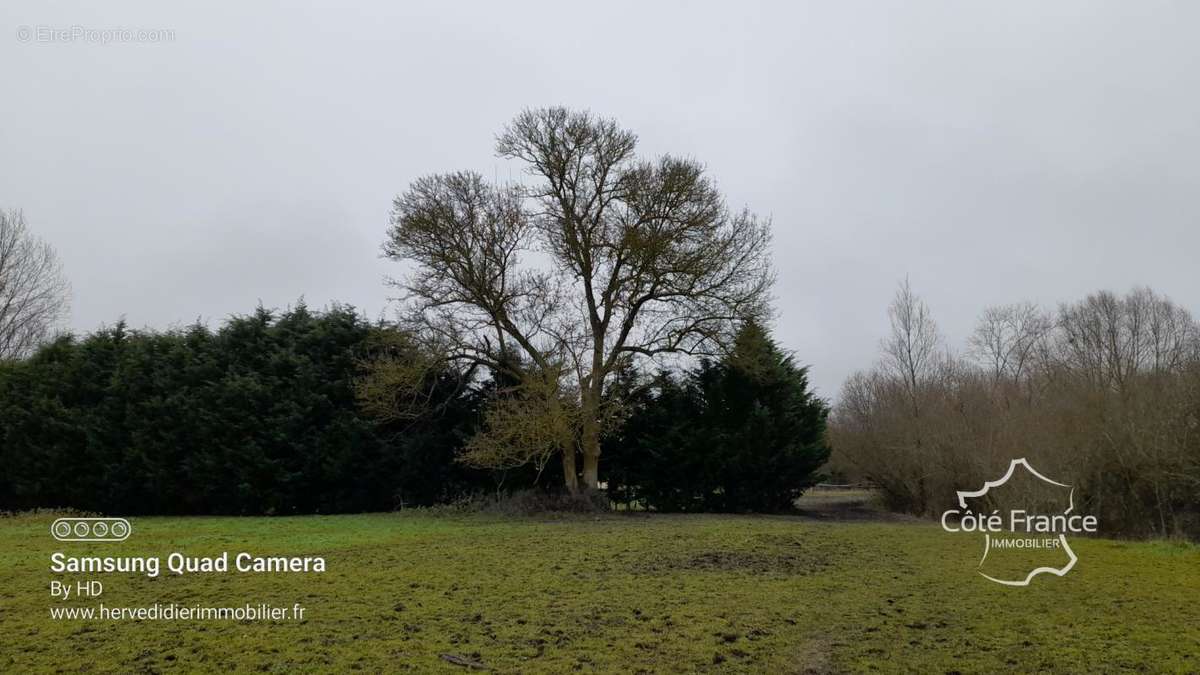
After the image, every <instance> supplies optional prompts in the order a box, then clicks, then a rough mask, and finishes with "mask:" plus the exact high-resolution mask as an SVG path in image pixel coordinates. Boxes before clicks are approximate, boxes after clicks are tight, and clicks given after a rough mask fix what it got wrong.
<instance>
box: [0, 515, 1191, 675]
mask: <svg viewBox="0 0 1200 675" xmlns="http://www.w3.org/2000/svg"><path fill="white" fill-rule="evenodd" d="M52 520H53V517H52V516H46V515H24V516H18V517H14V518H4V519H0V636H2V639H0V672H27V671H55V670H65V671H78V670H88V671H93V672H106V671H117V672H134V671H143V672H152V671H167V670H176V669H178V670H186V671H190V670H224V671H239V672H240V671H263V672H295V671H338V672H343V671H346V670H365V671H368V672H378V671H389V672H390V671H397V670H410V671H414V672H439V671H444V672H465V670H466V669H467V668H468V667H469V666H466V665H456V664H454V663H450V662H449V661H446V660H443V658H441V655H443V654H450V655H454V656H455V657H461V660H462V661H463V662H464V663H468V662H469V663H477V664H483V665H485V666H486V667H488V668H490V669H493V670H496V671H500V672H548V673H561V672H570V671H575V670H579V671H585V672H586V671H597V672H637V671H645V672H693V671H698V672H771V673H789V672H799V673H803V672H841V671H873V670H878V671H918V672H931V673H933V672H936V673H941V672H952V671H959V672H997V671H1018V672H1028V671H1035V670H1047V671H1062V672H1095V671H1118V670H1142V671H1153V672H1157V671H1181V672H1189V671H1190V672H1196V671H1200V549H1198V548H1197V547H1194V546H1186V545H1176V544H1165V543H1128V542H1117V541H1108V540H1099V539H1094V540H1082V539H1076V540H1073V541H1072V545H1073V546H1074V548H1075V551H1076V552H1077V553H1078V555H1079V563H1078V565H1077V566H1076V568H1075V569H1074V570H1073V571H1072V572H1071V573H1070V574H1068V575H1067V576H1066V577H1063V578H1056V577H1052V576H1049V575H1042V576H1040V577H1038V578H1036V579H1035V580H1034V582H1033V584H1032V585H1031V586H1030V587H1027V588H1007V587H1003V586H998V585H996V584H993V583H991V582H988V581H986V580H984V579H982V578H981V577H979V576H978V575H977V574H976V573H975V569H976V565H977V563H978V562H979V560H978V558H979V554H980V546H979V542H978V541H977V540H976V539H975V538H973V537H958V536H954V535H949V534H947V533H945V532H943V531H942V530H941V529H940V528H939V527H938V526H937V525H935V524H930V523H925V522H913V521H895V522H878V521H870V520H863V519H851V520H838V519H822V518H812V517H808V518H800V517H762V516H758V517H738V516H646V515H639V514H633V515H612V516H606V517H601V518H594V517H572V518H563V519H553V518H542V519H537V518H529V519H501V518H498V517H485V516H463V517H435V516H430V515H422V514H418V513H412V512H410V513H405V514H378V515H362V516H329V517H297V518H136V519H132V522H133V525H134V533H133V536H132V537H130V539H129V540H127V541H125V542H123V543H119V544H68V543H59V542H55V541H54V540H53V539H52V538H51V537H50V535H49V533H48V527H49V523H50V522H51V521H52ZM60 550H61V551H65V552H68V553H71V554H74V555H84V554H86V555H133V556H139V555H140V556H144V555H157V556H160V557H162V558H166V556H167V555H168V553H170V552H172V551H177V550H178V551H182V552H184V553H186V554H188V555H215V554H219V553H220V552H222V551H226V550H227V551H229V552H230V553H231V555H236V553H237V552H240V551H249V552H252V553H257V554H261V555H283V554H293V555H314V554H320V555H323V556H325V557H326V559H327V562H328V570H327V571H326V572H325V573H323V574H270V575H269V574H249V573H247V574H239V573H236V572H230V573H228V574H196V575H190V576H173V575H170V574H164V575H163V576H160V577H158V578H154V579H151V578H147V577H145V576H141V575H127V574H118V573H113V574H101V575H54V574H52V573H51V572H50V565H49V557H50V555H51V553H53V552H54V551H60ZM86 578H97V579H100V580H102V581H103V582H104V584H105V591H104V594H103V596H102V597H101V598H99V599H97V600H91V599H85V600H82V601H80V600H77V599H75V598H71V599H70V600H68V601H66V602H65V603H64V602H62V601H59V600H53V599H51V598H50V595H49V590H48V584H49V582H50V581H51V579H62V580H68V581H75V580H78V579H86ZM99 602H104V603H105V604H107V605H110V606H144V605H150V604H153V603H155V602H159V603H169V602H177V603H180V604H184V605H195V604H205V605H218V606H223V605H229V606H239V605H244V604H245V603H247V602H249V603H254V604H257V603H270V604H274V605H278V606H288V607H290V606H292V604H293V603H296V602H299V603H301V604H303V605H304V606H305V607H306V608H307V610H308V613H307V617H306V620H305V621H303V622H295V621H280V622H269V621H264V622H240V623H239V622H234V621H215V620H213V621H187V622H180V621H176V622H168V621H141V622H139V621H117V622H113V621H109V622H102V621H98V620H97V621H84V620H58V621H53V620H51V619H50V617H49V608H50V607H51V606H56V605H64V604H65V605H78V606H88V605H97V604H99Z"/></svg>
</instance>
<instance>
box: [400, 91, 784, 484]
mask: <svg viewBox="0 0 1200 675" xmlns="http://www.w3.org/2000/svg"><path fill="white" fill-rule="evenodd" d="M636 145H637V137H636V136H635V135H634V134H633V133H632V132H630V131H627V130H625V129H622V128H620V127H619V126H618V125H617V123H616V122H614V121H613V120H609V119H602V118H597V117H595V116H593V115H591V114H589V113H587V112H576V111H570V110H567V109H564V108H546V109H538V110H528V111H525V112H523V113H521V114H520V115H518V116H517V117H516V119H514V120H513V122H512V123H510V124H509V125H508V126H507V127H505V129H504V130H503V132H502V133H501V134H500V136H499V137H498V139H497V143H496V152H497V154H498V155H499V156H500V157H503V158H507V159H515V160H518V161H520V162H522V163H523V164H524V165H525V166H526V168H527V169H528V172H529V174H530V175H531V176H532V177H533V181H532V183H531V184H522V185H492V184H489V183H487V182H486V181H485V180H484V179H483V178H482V177H481V176H479V175H478V174H475V173H471V172H459V173H453V174H443V175H434V176H429V177H425V178H421V179H419V180H417V181H416V182H415V183H413V184H412V186H411V187H410V188H409V190H408V191H407V192H405V193H404V194H403V195H401V196H400V197H398V198H397V199H396V201H395V209H394V212H393V221H392V228H391V229H390V230H389V236H388V240H387V242H386V243H385V245H384V252H385V255H386V256H388V257H390V258H392V259H395V260H407V261H410V262H411V263H413V264H414V269H413V271H412V273H411V274H410V275H409V276H408V277H407V278H406V279H404V280H403V281H401V282H398V285H399V286H400V287H401V288H402V289H403V290H404V297H403V301H404V316H405V323H406V324H407V326H408V327H409V328H410V329H411V330H412V331H413V332H414V334H417V335H421V336H423V337H424V338H425V339H426V340H427V341H429V343H430V344H431V345H432V346H434V347H435V348H436V349H438V350H440V351H441V352H442V353H444V354H445V355H446V358H448V359H451V360H455V361H460V362H466V363H473V364H478V365H482V366H485V367H487V368H491V369H493V370H507V371H509V372H508V374H509V375H510V376H513V377H516V378H518V379H519V380H522V381H525V380H532V381H534V382H544V381H550V382H553V383H555V384H556V386H557V387H558V391H557V392H546V391H544V388H543V387H542V385H541V384H539V385H537V389H538V391H539V392H540V393H539V399H540V400H544V401H564V400H565V401H569V402H570V403H571V404H572V405H574V406H576V407H577V408H578V411H577V412H576V413H573V414H571V415H569V416H562V417H560V416H557V415H554V416H552V418H553V419H556V420H557V419H567V418H569V419H572V420H576V422H575V424H576V425H577V428H576V429H575V430H574V434H573V435H574V438H575V439H577V440H576V441H575V442H577V444H578V451H579V454H581V455H582V458H583V467H582V483H583V486H584V487H586V488H595V487H596V486H597V483H598V478H599V460H600V436H601V433H602V431H603V430H604V428H605V426H606V425H608V421H609V420H611V419H613V418H614V415H613V414H612V413H611V411H608V410H606V409H605V400H606V397H605V396H604V387H605V383H606V381H607V380H608V378H609V376H610V375H612V374H613V373H614V372H616V371H617V370H618V369H619V368H620V367H622V366H623V365H625V364H627V363H628V362H630V361H631V360H635V359H644V358H656V357H659V356H661V355H665V354H679V353H683V354H710V353H715V352H717V351H719V350H720V349H722V348H723V347H724V346H725V345H727V344H728V343H729V341H730V340H731V339H732V335H733V333H734V332H735V330H736V327H737V324H738V322H739V321H740V320H742V319H745V318H748V317H755V316H762V315H764V314H766V313H767V311H768V292H769V289H770V286H771V283H772V280H773V277H772V273H771V270H770V267H769V261H768V258H769V243H770V228H769V225H768V223H766V222H764V221H761V220H759V219H757V218H756V217H754V216H753V215H751V214H750V213H749V212H746V211H733V210H731V209H730V208H729V207H728V206H727V205H726V204H725V201H724V199H723V198H722V196H721V194H720V192H719V191H718V190H717V187H716V185H715V184H714V183H713V181H712V179H710V178H708V177H707V176H706V175H705V173H704V168H703V167H702V166H701V165H700V164H699V163H698V162H696V161H694V160H691V159H681V158H677V157H671V156H664V157H661V158H658V159H656V160H640V159H638V158H637V157H636V155H635V154H634V150H635V148H636ZM511 353H519V354H520V355H521V356H522V358H521V359H520V360H519V361H517V360H513V359H505V358H504V356H505V355H506V354H511ZM515 363H520V364H521V367H519V368H516V367H514V366H513V364H515ZM513 371H516V372H513ZM575 454H576V452H575V448H574V447H572V448H569V449H565V450H564V451H562V458H563V472H564V480H565V483H566V486H567V488H568V489H570V490H572V491H574V490H576V489H577V488H578V486H579V481H578V478H577V473H576V466H575Z"/></svg>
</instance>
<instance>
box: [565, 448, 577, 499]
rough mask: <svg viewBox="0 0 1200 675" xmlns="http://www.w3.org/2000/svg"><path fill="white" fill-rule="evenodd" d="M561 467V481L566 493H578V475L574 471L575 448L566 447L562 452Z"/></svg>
mask: <svg viewBox="0 0 1200 675" xmlns="http://www.w3.org/2000/svg"><path fill="white" fill-rule="evenodd" d="M562 465H563V481H564V483H565V484H566V487H567V492H569V493H571V494H576V493H578V492H579V474H578V473H576V471H575V448H574V447H572V446H571V445H567V446H566V447H564V448H563V451H562Z"/></svg>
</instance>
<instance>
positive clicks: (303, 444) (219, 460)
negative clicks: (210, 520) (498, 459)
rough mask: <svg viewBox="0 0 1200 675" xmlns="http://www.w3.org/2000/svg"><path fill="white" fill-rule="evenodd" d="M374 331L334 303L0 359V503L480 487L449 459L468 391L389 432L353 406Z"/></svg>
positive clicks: (360, 497) (316, 501)
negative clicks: (327, 307)
mask: <svg viewBox="0 0 1200 675" xmlns="http://www.w3.org/2000/svg"><path fill="white" fill-rule="evenodd" d="M381 330H385V329H384V328H381V327H379V326H374V325H372V324H369V323H368V322H366V321H365V320H363V319H362V318H361V317H359V316H358V315H356V314H355V312H354V311H353V310H352V309H350V308H347V307H334V308H332V309H330V310H329V311H326V312H319V313H314V312H311V311H309V310H308V309H307V308H306V307H304V306H303V305H300V306H298V307H296V308H295V309H292V310H289V311H286V312H283V313H281V314H278V315H275V314H273V313H272V312H269V311H266V310H263V309H259V310H258V311H256V312H255V313H253V314H251V315H249V316H241V317H236V318H233V319H231V320H229V321H228V322H227V323H226V324H225V325H223V326H222V327H221V328H220V329H219V330H217V331H215V332H213V331H210V330H209V329H207V328H205V327H203V326H192V327H190V328H187V329H183V330H176V331H169V332H165V333H156V332H143V331H134V330H129V329H128V328H127V327H125V325H124V324H118V325H117V326H115V327H113V328H109V329H105V330H101V331H98V332H96V333H94V334H92V335H89V336H88V337H86V338H84V339H82V340H76V339H73V338H70V337H65V338H61V339H59V340H57V341H55V342H53V343H51V344H49V345H47V346H46V347H44V348H43V349H41V350H40V351H38V352H37V353H36V354H35V355H34V356H33V357H32V358H30V359H28V360H25V361H18V362H8V363H4V364H2V365H0V466H3V467H4V470H3V471H0V509H23V508H32V507H46V506H58V507H73V508H79V509H86V510H93V511H104V512H110V513H127V514H136V513H163V514H176V513H177V514H208V513H213V514H262V513H279V514H283V513H317V512H322V513H326V512H344V511H369V510H389V509H392V508H395V507H397V506H400V505H401V504H431V503H435V502H439V501H443V500H446V499H449V498H451V497H453V496H456V495H458V494H461V493H463V492H469V491H473V490H486V489H489V488H490V487H491V486H492V485H493V483H492V480H491V477H490V476H489V475H487V474H486V473H483V472H478V471H471V470H468V469H466V468H464V467H462V466H461V465H459V464H456V463H455V462H454V461H453V458H454V455H455V452H456V451H457V448H458V447H459V445H460V444H461V441H462V437H463V434H464V433H465V429H466V427H469V426H470V425H471V424H473V419H474V417H475V409H474V406H475V405H476V404H477V402H476V401H474V400H473V399H472V398H471V397H469V396H453V397H448V398H449V400H450V403H449V404H448V405H447V406H446V407H444V408H443V409H442V410H440V411H439V413H438V415H436V416H430V417H428V418H426V419H421V420H413V421H411V422H410V423H408V424H406V425H404V426H403V427H402V428H401V427H400V426H398V425H390V426H386V425H384V426H381V425H377V424H375V423H374V422H372V421H371V420H368V419H366V418H365V417H364V416H362V415H361V414H359V412H358V410H357V406H356V404H355V398H354V389H353V382H354V378H355V377H356V372H357V359H358V358H359V357H360V356H361V354H362V350H363V349H364V348H366V346H367V345H368V344H369V342H370V341H371V340H372V336H373V335H375V334H377V333H378V332H379V331H381ZM437 386H439V387H441V388H443V389H447V390H449V389H454V388H456V387H457V386H458V383H457V382H455V381H454V378H453V376H452V374H445V376H444V381H441V382H439V383H437Z"/></svg>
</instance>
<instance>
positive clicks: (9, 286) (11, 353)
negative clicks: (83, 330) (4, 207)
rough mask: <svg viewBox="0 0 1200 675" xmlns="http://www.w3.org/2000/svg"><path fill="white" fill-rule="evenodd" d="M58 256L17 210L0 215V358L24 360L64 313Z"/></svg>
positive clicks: (64, 289)
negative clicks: (33, 231)
mask: <svg viewBox="0 0 1200 675" xmlns="http://www.w3.org/2000/svg"><path fill="white" fill-rule="evenodd" d="M69 294H70V287H69V286H68V284H67V281H66V278H65V277H64V276H63V273H62V265H61V264H60V263H59V260H58V255H57V254H56V253H55V252H54V248H53V247H51V246H50V244H48V243H46V242H44V241H42V240H41V239H39V238H37V237H36V236H35V235H34V234H33V233H32V232H30V231H29V228H28V227H27V226H26V224H25V218H24V216H23V215H22V213H21V212H20V211H8V212H4V211H0V360H4V359H18V358H22V357H24V356H27V355H28V354H29V353H30V352H32V351H33V350H34V349H35V348H36V347H37V346H38V345H39V344H40V343H41V342H42V340H44V339H45V338H46V336H47V335H48V334H49V332H50V331H51V330H52V329H53V328H54V326H55V325H56V324H57V323H58V322H59V321H60V320H61V319H62V318H63V316H64V315H65V314H66V312H67V301H68V297H69Z"/></svg>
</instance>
